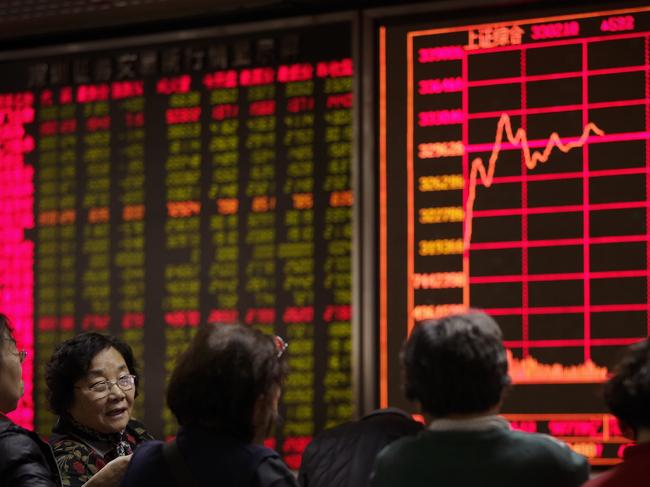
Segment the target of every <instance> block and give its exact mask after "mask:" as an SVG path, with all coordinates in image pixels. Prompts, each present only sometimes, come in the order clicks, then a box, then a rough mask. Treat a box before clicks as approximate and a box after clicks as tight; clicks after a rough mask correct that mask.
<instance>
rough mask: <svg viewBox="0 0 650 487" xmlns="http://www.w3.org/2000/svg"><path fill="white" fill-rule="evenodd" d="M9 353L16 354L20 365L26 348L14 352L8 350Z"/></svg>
mask: <svg viewBox="0 0 650 487" xmlns="http://www.w3.org/2000/svg"><path fill="white" fill-rule="evenodd" d="M9 353H11V354H12V355H16V356H17V357H18V360H20V364H21V365H22V364H23V363H24V362H25V359H26V358H27V350H16V351H15V352H14V351H13V350H10V351H9Z"/></svg>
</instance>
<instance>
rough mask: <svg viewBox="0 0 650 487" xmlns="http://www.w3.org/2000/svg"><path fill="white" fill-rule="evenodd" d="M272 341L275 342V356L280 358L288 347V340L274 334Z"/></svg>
mask: <svg viewBox="0 0 650 487" xmlns="http://www.w3.org/2000/svg"><path fill="white" fill-rule="evenodd" d="M273 343H274V344H275V348H276V350H277V358H281V357H282V355H284V352H285V351H286V350H287V348H289V342H287V341H286V340H285V339H284V338H282V337H281V336H280V335H274V336H273Z"/></svg>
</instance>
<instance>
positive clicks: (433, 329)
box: [402, 311, 510, 417]
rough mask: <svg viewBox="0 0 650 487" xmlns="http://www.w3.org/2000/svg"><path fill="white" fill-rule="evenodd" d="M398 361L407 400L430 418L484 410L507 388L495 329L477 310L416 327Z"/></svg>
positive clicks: (503, 356)
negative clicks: (418, 405)
mask: <svg viewBox="0 0 650 487" xmlns="http://www.w3.org/2000/svg"><path fill="white" fill-rule="evenodd" d="M402 361H403V365H404V370H405V373H406V387H405V392H406V396H407V398H408V399H409V400H412V401H415V400H417V401H419V402H420V404H421V405H422V409H423V410H424V412H426V413H428V414H430V415H431V416H433V417H445V416H449V415H451V414H474V413H482V412H484V411H487V410H489V409H491V408H492V407H494V406H496V405H498V404H499V402H500V401H501V398H502V394H503V390H504V388H505V387H507V386H508V385H509V384H510V378H509V377H508V360H507V356H506V351H505V348H504V347H503V344H502V343H501V330H500V329H499V325H497V323H496V322H495V321H494V320H493V319H492V318H491V317H490V316H488V315H487V314H485V313H483V312H479V311H470V312H467V313H463V314H458V315H452V316H447V317H445V318H441V319H438V320H427V321H423V322H421V323H419V324H417V325H416V327H415V328H414V330H413V333H412V334H411V337H410V338H409V339H408V341H407V342H406V344H405V346H404V349H403V351H402Z"/></svg>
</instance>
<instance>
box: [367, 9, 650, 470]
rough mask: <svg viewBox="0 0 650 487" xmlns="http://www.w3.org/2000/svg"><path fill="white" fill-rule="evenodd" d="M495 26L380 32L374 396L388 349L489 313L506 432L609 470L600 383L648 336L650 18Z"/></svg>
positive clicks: (387, 365) (390, 381) (387, 385)
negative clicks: (436, 326) (507, 379)
mask: <svg viewBox="0 0 650 487" xmlns="http://www.w3.org/2000/svg"><path fill="white" fill-rule="evenodd" d="M490 20H491V21H492V22H491V23H476V24H472V25H457V26H454V27H444V28H442V27H441V28H438V27H436V26H435V23H433V22H432V23H429V24H426V23H423V21H422V20H421V17H420V19H418V20H417V21H415V22H417V23H415V22H414V23H413V24H411V25H410V26H398V27H395V26H390V25H388V26H386V27H382V28H381V29H380V32H379V34H380V70H379V78H380V103H379V115H380V133H379V140H380V150H379V152H380V246H381V247H380V256H381V262H380V277H381V287H380V322H381V326H380V342H381V344H380V348H381V350H380V379H381V385H380V389H381V390H380V393H381V394H380V396H381V402H382V405H386V404H388V403H399V402H400V392H399V387H397V384H398V380H397V377H398V375H397V372H396V370H398V365H397V362H398V361H397V347H395V346H394V345H392V344H394V343H400V342H401V341H402V340H403V338H404V337H405V336H406V335H407V334H408V333H409V332H410V330H411V329H412V327H413V326H414V325H415V323H416V322H417V321H420V320H424V319H429V318H437V317H440V316H443V315H445V314H448V313H454V312H459V311H463V310H466V309H468V308H470V307H474V308H481V309H484V310H486V311H487V312H488V313H490V314H492V315H493V316H495V318H496V319H497V321H498V322H499V323H500V325H501V327H502V329H503V333H504V340H505V344H506V346H507V347H508V349H509V350H508V359H509V364H510V374H511V377H512V379H513V382H514V384H515V388H514V390H513V392H512V394H511V396H510V398H509V399H508V401H507V402H506V404H505V407H504V410H505V411H506V412H507V413H508V414H510V417H511V419H513V420H514V421H515V426H517V427H520V429H525V430H529V431H543V432H547V433H551V434H554V435H556V436H558V437H561V438H564V439H566V440H567V441H568V442H569V443H570V445H571V446H572V447H573V448H574V449H575V450H576V451H579V452H581V453H583V454H585V455H587V456H588V457H589V458H590V459H591V461H592V463H594V464H608V463H612V462H616V461H618V458H619V457H620V453H621V452H622V450H623V448H622V447H623V446H624V445H625V444H626V443H627V440H626V439H625V438H623V437H622V435H621V433H620V431H618V429H617V428H615V427H614V426H613V425H614V423H613V421H612V418H611V417H609V416H608V415H607V414H605V413H606V409H605V407H604V405H603V404H602V401H600V400H599V399H598V398H599V394H598V391H599V389H598V386H599V384H600V383H602V382H603V381H604V380H605V379H606V378H607V376H608V374H609V372H610V370H611V367H612V365H613V364H614V363H615V362H616V360H617V358H618V357H619V354H620V352H621V351H622V349H623V348H624V347H625V346H627V345H629V344H631V343H635V342H637V341H639V340H641V339H643V338H644V337H646V336H647V335H648V289H649V280H648V261H649V259H648V257H649V255H650V246H649V245H648V232H649V225H648V222H649V221H650V213H649V212H648V209H647V207H648V201H649V199H650V195H649V193H648V188H649V187H650V179H649V177H650V176H649V175H648V174H649V169H650V148H649V147H648V139H649V138H650V116H649V112H650V108H649V107H650V79H649V75H648V62H649V61H648V60H649V59H650V9H647V8H642V9H635V10H624V11H623V10H618V11H611V12H589V13H580V14H576V15H567V16H563V17H550V16H547V17H540V18H532V19H524V20H521V19H517V20H506V19H503V18H501V19H495V18H492V19H490ZM400 59H401V60H400ZM402 72H403V73H405V76H404V77H403V78H400V77H399V76H395V75H394V73H402ZM396 202H397V203H396ZM399 202H401V203H399ZM397 236H401V237H402V239H401V240H400V239H398V238H397ZM399 324H404V325H403V326H401V327H400V326H399ZM540 397H543V398H544V400H540Z"/></svg>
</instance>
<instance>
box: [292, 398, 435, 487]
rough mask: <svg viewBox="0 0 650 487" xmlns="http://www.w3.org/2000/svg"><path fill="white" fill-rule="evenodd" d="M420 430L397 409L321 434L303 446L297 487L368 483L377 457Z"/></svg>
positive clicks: (382, 411) (350, 486) (369, 416)
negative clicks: (382, 451) (393, 443)
mask: <svg viewBox="0 0 650 487" xmlns="http://www.w3.org/2000/svg"><path fill="white" fill-rule="evenodd" d="M422 428H423V425H422V424H421V423H418V422H417V421H413V420H412V419H411V417H410V416H409V415H408V414H407V413H406V412H404V411H402V410H401V409H397V408H386V409H378V410H376V411H373V412H371V413H370V414H368V415H366V416H364V417H363V418H361V419H360V420H358V421H350V422H348V423H344V424H342V425H339V426H336V427H334V428H330V429H327V430H325V431H322V432H321V433H319V434H318V435H316V437H315V438H314V439H313V441H312V442H311V443H310V444H309V446H307V449H306V450H305V453H304V454H303V457H302V464H301V466H300V472H299V474H298V480H299V482H300V485H301V487H357V486H365V485H367V484H368V479H369V477H370V472H371V471H372V466H373V464H374V462H375V457H376V456H377V454H378V453H379V452H380V451H381V450H382V449H383V448H384V447H385V446H386V445H388V444H390V443H392V442H393V441H395V440H397V439H398V438H402V437H403V436H410V435H415V434H417V433H418V432H420V431H421V430H422Z"/></svg>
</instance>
